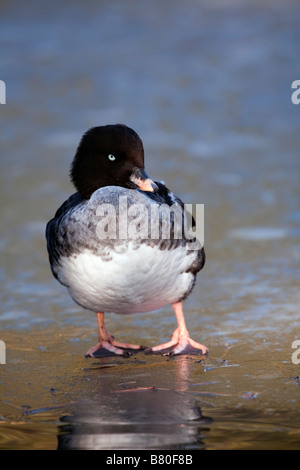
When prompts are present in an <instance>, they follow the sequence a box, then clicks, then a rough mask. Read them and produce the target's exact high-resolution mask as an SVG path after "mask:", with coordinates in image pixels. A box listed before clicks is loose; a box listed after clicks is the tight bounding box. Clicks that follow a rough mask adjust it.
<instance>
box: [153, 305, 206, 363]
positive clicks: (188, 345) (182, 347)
mask: <svg viewBox="0 0 300 470" xmlns="http://www.w3.org/2000/svg"><path fill="white" fill-rule="evenodd" d="M172 307H173V309H174V311H175V315H176V319H177V323H178V328H176V330H175V331H174V333H173V335H172V338H171V341H169V342H168V343H164V344H160V345H159V346H154V347H153V348H150V349H147V351H146V352H147V353H149V354H151V353H154V354H155V353H156V354H164V355H168V356H174V355H175V354H207V352H208V349H207V347H206V346H204V345H203V344H200V343H197V342H196V341H194V340H193V339H192V338H190V335H189V332H188V330H187V327H186V324H185V319H184V314H183V311H182V302H176V303H174V304H172Z"/></svg>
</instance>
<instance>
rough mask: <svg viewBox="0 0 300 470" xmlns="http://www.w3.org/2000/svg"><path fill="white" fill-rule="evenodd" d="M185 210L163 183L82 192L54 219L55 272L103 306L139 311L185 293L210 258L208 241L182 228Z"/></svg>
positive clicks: (76, 294)
mask: <svg viewBox="0 0 300 470" xmlns="http://www.w3.org/2000/svg"><path fill="white" fill-rule="evenodd" d="M157 184H158V183H157ZM182 214H183V204H182V202H181V201H180V200H179V199H178V198H176V197H175V196H173V195H172V193H170V192H169V191H168V190H167V188H165V186H163V185H159V191H158V192H157V193H155V194H153V193H145V192H141V191H137V190H130V189H126V188H121V187H117V186H108V187H104V188H100V189H98V190H97V191H95V192H94V193H93V195H92V197H91V198H90V199H88V200H85V199H83V198H81V196H80V195H79V194H78V193H76V194H74V195H73V196H71V197H70V198H69V199H68V200H67V201H66V202H65V203H64V204H63V205H62V206H61V207H60V208H59V209H58V211H57V213H56V215H55V217H54V218H53V219H52V220H51V221H50V222H49V223H48V225H47V229H46V236H47V246H48V251H49V259H50V263H51V267H52V271H53V274H54V276H55V277H56V278H57V279H58V280H59V281H60V282H61V283H62V284H63V285H65V286H67V287H68V289H69V291H70V294H71V296H72V297H73V299H74V300H75V301H76V302H77V303H79V304H80V305H82V306H83V307H84V308H87V309H90V310H93V311H97V312H99V311H105V312H115V313H136V312H143V311H150V310H156V309H157V308H160V307H162V306H163V305H165V304H167V303H173V302H177V301H179V300H182V299H184V298H185V297H186V296H187V295H188V294H189V293H190V291H191V289H192V288H193V286H194V283H195V277H196V274H197V272H198V271H199V270H200V269H201V268H202V267H203V265H204V261H205V254H204V250H203V248H202V247H201V246H200V244H198V243H197V242H196V241H195V240H191V239H190V238H187V237H186V234H185V233H184V231H182V233H181V237H180V233H179V234H178V229H179V232H180V224H181V223H182V222H180V220H183V219H180V217H182ZM191 243H193V245H192V249H191Z"/></svg>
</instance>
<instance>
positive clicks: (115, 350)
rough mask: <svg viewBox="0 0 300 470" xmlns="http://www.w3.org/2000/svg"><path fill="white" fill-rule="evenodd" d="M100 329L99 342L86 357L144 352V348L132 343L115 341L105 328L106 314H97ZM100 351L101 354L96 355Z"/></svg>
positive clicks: (128, 354)
mask: <svg viewBox="0 0 300 470" xmlns="http://www.w3.org/2000/svg"><path fill="white" fill-rule="evenodd" d="M97 320H98V327H99V342H98V343H97V344H96V345H95V346H93V347H92V348H90V349H89V350H88V351H87V353H86V355H85V357H97V356H101V355H102V356H103V355H105V356H107V355H109V353H110V354H112V355H117V356H130V355H131V350H133V351H142V350H143V349H145V347H144V346H139V345H137V344H130V343H120V342H119V341H115V339H114V337H113V336H112V335H111V334H110V333H109V332H108V331H107V329H106V328H105V326H104V313H102V312H99V313H97ZM97 351H99V354H97V355H95V353H96V352H97Z"/></svg>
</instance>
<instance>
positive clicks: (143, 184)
mask: <svg viewBox="0 0 300 470" xmlns="http://www.w3.org/2000/svg"><path fill="white" fill-rule="evenodd" d="M130 181H131V182H132V183H133V184H134V185H135V186H137V187H138V189H140V190H141V191H150V192H151V193H156V192H157V191H158V186H157V185H156V184H155V183H154V181H152V179H150V178H149V176H148V175H147V173H146V172H145V170H143V169H141V168H135V169H134V171H133V172H132V174H131V176H130Z"/></svg>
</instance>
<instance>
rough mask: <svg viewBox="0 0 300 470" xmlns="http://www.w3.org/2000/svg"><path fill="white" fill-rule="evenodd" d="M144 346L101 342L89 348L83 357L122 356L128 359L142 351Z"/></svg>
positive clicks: (113, 341)
mask: <svg viewBox="0 0 300 470" xmlns="http://www.w3.org/2000/svg"><path fill="white" fill-rule="evenodd" d="M144 349H146V348H145V347H144V346H140V345H137V344H130V343H119V342H118V341H115V340H114V339H112V340H108V341H107V340H101V341H99V343H97V344H96V345H95V346H93V347H92V348H90V349H89V350H88V351H87V352H86V354H85V357H106V356H124V357H130V356H132V354H134V353H136V352H138V351H143V350H144Z"/></svg>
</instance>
